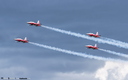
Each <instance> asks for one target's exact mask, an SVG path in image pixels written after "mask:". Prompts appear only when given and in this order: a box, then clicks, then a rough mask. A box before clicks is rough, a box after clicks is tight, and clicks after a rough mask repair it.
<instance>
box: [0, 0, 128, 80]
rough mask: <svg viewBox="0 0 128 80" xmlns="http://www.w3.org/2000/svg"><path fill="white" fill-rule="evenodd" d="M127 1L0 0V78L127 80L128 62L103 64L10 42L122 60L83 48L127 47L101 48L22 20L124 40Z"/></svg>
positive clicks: (125, 36)
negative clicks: (25, 39) (15, 39)
mask: <svg viewBox="0 0 128 80" xmlns="http://www.w3.org/2000/svg"><path fill="white" fill-rule="evenodd" d="M127 3H128V1H127V0H1V2H0V41H1V44H0V47H1V48H0V64H1V65H0V77H27V78H31V80H128V77H127V76H128V71H127V67H128V64H127V63H120V62H118V61H117V62H111V61H102V60H96V59H89V58H83V57H79V56H74V55H69V54H65V53H62V52H58V51H54V50H50V49H45V48H43V47H39V46H35V45H32V44H29V43H26V44H23V43H17V42H15V41H14V38H24V37H27V38H28V40H29V41H31V42H35V43H39V44H45V45H48V46H53V47H58V48H62V49H66V50H71V51H75V52H82V53H86V54H91V55H94V56H100V57H105V58H113V59H122V60H127V59H126V58H124V57H121V56H117V55H112V54H108V53H106V52H103V51H100V50H91V49H87V48H86V47H84V46H85V45H94V44H95V43H96V44H98V46H99V47H100V48H103V49H107V50H111V51H115V52H121V53H124V54H128V53H127V49H124V48H119V47H116V46H113V45H108V44H101V43H97V42H94V41H91V40H87V39H82V38H78V37H74V36H70V35H66V34H62V33H59V32H55V31H52V30H49V29H45V28H43V27H35V26H29V25H28V24H27V23H26V22H28V21H34V22H37V20H40V22H41V24H42V25H45V26H49V27H54V28H59V29H62V30H67V31H72V32H76V33H80V34H86V33H88V32H91V33H96V32H97V31H98V32H99V34H101V35H102V37H106V38H111V39H115V40H120V41H123V42H128V38H127V36H128V33H127V30H128V10H127V9H128V5H127Z"/></svg>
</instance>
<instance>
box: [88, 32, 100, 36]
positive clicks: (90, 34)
mask: <svg viewBox="0 0 128 80" xmlns="http://www.w3.org/2000/svg"><path fill="white" fill-rule="evenodd" d="M87 35H89V36H91V37H100V36H101V35H99V34H98V32H96V34H93V33H87Z"/></svg>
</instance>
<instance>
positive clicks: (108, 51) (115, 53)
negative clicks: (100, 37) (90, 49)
mask: <svg viewBox="0 0 128 80" xmlns="http://www.w3.org/2000/svg"><path fill="white" fill-rule="evenodd" d="M99 50H101V51H104V52H107V53H110V54H114V55H118V56H122V57H126V58H128V55H126V54H123V53H119V52H115V51H110V50H106V49H99Z"/></svg>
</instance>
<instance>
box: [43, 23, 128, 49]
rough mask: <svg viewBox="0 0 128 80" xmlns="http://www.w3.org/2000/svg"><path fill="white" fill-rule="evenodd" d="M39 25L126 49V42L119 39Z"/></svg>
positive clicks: (127, 45)
mask: <svg viewBox="0 0 128 80" xmlns="http://www.w3.org/2000/svg"><path fill="white" fill-rule="evenodd" d="M41 27H43V28H47V29H50V30H53V31H57V32H61V33H64V34H68V35H72V36H76V37H81V38H84V39H88V40H92V41H96V42H99V43H107V44H110V45H114V46H117V47H122V48H125V49H128V43H127V44H126V43H124V42H121V41H116V40H113V39H107V38H106V39H102V38H94V37H89V36H86V35H83V34H80V33H75V32H71V31H66V30H61V29H58V28H53V27H48V26H43V25H42V26H41Z"/></svg>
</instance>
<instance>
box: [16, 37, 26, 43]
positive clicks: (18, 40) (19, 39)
mask: <svg viewBox="0 0 128 80" xmlns="http://www.w3.org/2000/svg"><path fill="white" fill-rule="evenodd" d="M15 41H17V42H22V43H28V40H27V37H25V38H24V39H21V38H16V39H15Z"/></svg>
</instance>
